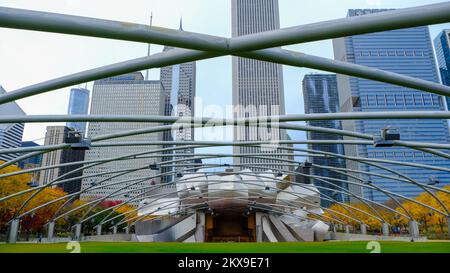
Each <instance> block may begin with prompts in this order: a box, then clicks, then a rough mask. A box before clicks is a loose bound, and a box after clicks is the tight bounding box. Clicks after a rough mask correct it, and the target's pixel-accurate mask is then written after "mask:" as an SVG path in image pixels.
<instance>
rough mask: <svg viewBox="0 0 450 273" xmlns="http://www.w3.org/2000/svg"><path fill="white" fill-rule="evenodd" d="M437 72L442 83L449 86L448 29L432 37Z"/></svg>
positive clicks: (449, 106) (449, 36) (449, 42)
mask: <svg viewBox="0 0 450 273" xmlns="http://www.w3.org/2000/svg"><path fill="white" fill-rule="evenodd" d="M434 47H435V49H436V56H437V61H438V64H439V72H440V73H441V79H442V83H443V84H445V85H448V86H450V29H446V30H443V31H442V32H441V33H440V34H439V35H438V36H437V37H436V39H434ZM446 101H447V110H448V109H450V98H446Z"/></svg>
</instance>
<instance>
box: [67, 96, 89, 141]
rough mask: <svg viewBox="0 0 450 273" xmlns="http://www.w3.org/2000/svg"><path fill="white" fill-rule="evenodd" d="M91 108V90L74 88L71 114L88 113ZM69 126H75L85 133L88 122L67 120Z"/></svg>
mask: <svg viewBox="0 0 450 273" xmlns="http://www.w3.org/2000/svg"><path fill="white" fill-rule="evenodd" d="M88 108H89V90H87V89H84V88H72V89H71V90H70V99H69V110H68V114H69V115H86V114H87V113H88ZM66 125H67V127H69V128H73V129H75V130H76V131H78V132H82V133H83V134H84V133H85V132H86V122H67V124H66Z"/></svg>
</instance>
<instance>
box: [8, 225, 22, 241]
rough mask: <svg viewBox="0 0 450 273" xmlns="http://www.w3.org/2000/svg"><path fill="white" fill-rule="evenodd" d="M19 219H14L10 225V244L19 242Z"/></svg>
mask: <svg viewBox="0 0 450 273" xmlns="http://www.w3.org/2000/svg"><path fill="white" fill-rule="evenodd" d="M19 224H20V220H19V219H13V220H12V221H11V223H9V235H8V243H10V244H15V243H16V242H17V235H18V233H19Z"/></svg>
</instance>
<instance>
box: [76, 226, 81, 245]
mask: <svg viewBox="0 0 450 273" xmlns="http://www.w3.org/2000/svg"><path fill="white" fill-rule="evenodd" d="M75 241H81V224H76V225H75Z"/></svg>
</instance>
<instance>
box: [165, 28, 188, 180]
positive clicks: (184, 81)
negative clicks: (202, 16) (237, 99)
mask: <svg viewBox="0 0 450 273" xmlns="http://www.w3.org/2000/svg"><path fill="white" fill-rule="evenodd" d="M180 30H183V28H182V26H181V24H180ZM171 49H173V47H168V46H165V47H164V49H163V51H168V50H171ZM160 79H161V84H162V85H163V87H164V115H166V116H176V117H193V116H194V115H195V89H196V63H195V62H188V63H183V64H176V65H173V66H167V67H163V68H161V71H160ZM163 139H164V141H190V140H194V128H178V129H177V130H173V131H166V132H164V133H163ZM170 147H171V146H169V145H164V148H170ZM165 153H166V154H168V156H167V157H164V158H163V161H171V160H174V159H177V157H176V154H177V153H178V154H194V149H184V150H177V151H176V152H165ZM174 156H175V157H174ZM175 169H177V168H175ZM173 170H174V169H173V168H171V167H163V168H162V169H161V171H162V172H163V173H165V172H171V171H173ZM172 180H173V175H166V176H163V177H162V182H163V183H167V182H170V181H172Z"/></svg>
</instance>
